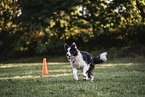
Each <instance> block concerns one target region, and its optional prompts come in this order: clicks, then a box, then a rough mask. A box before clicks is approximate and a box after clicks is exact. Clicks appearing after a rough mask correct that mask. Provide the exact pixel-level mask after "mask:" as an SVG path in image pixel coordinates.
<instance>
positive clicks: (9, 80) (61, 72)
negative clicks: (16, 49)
mask: <svg viewBox="0 0 145 97" xmlns="http://www.w3.org/2000/svg"><path fill="white" fill-rule="evenodd" d="M47 65H48V71H49V73H51V74H50V75H43V76H41V73H42V63H1V64H0V97H36V96H37V97H145V63H104V64H99V65H96V67H95V70H94V76H95V79H94V81H93V82H91V81H84V80H83V77H82V75H81V74H82V71H79V73H78V74H79V81H75V80H74V78H73V75H72V71H71V67H70V65H69V63H62V62H58V63H57V62H53V63H48V64H47Z"/></svg>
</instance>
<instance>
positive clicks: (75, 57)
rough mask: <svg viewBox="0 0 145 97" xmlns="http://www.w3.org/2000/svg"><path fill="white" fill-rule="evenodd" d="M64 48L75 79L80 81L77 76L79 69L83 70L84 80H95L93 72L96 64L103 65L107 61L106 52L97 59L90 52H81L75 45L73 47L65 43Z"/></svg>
mask: <svg viewBox="0 0 145 97" xmlns="http://www.w3.org/2000/svg"><path fill="white" fill-rule="evenodd" d="M64 48H65V51H66V57H67V58H68V60H69V61H70V64H71V67H72V70H73V74H74V78H75V79H76V80H78V77H77V75H76V73H77V69H80V68H81V67H82V68H83V75H84V76H85V78H84V79H86V80H88V79H90V78H91V80H93V79H94V76H93V74H92V70H93V69H94V67H95V64H99V63H103V62H105V61H106V60H107V58H106V55H107V52H104V53H102V54H100V55H99V56H97V57H93V56H92V55H91V54H89V53H88V52H85V51H79V50H78V49H77V46H76V44H75V43H72V45H71V47H70V46H68V45H67V44H66V43H65V45H64Z"/></svg>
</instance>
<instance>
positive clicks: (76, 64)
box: [71, 53, 87, 69]
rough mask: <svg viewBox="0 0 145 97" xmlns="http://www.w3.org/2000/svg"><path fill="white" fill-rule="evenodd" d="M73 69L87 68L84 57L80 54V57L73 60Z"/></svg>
mask: <svg viewBox="0 0 145 97" xmlns="http://www.w3.org/2000/svg"><path fill="white" fill-rule="evenodd" d="M71 61H72V64H73V68H78V69H80V68H81V67H84V66H87V64H86V62H85V61H84V60H83V57H82V55H81V54H80V53H79V54H78V56H76V57H74V58H72V59H71Z"/></svg>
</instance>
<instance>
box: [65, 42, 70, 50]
mask: <svg viewBox="0 0 145 97" xmlns="http://www.w3.org/2000/svg"><path fill="white" fill-rule="evenodd" d="M68 48H69V46H68V45H67V44H66V43H65V44H64V49H65V51H67V49H68Z"/></svg>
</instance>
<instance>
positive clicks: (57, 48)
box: [0, 0, 144, 56]
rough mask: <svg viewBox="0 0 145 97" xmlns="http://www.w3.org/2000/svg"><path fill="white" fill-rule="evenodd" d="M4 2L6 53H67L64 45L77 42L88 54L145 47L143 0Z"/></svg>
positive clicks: (0, 15) (0, 30) (2, 46)
mask: <svg viewBox="0 0 145 97" xmlns="http://www.w3.org/2000/svg"><path fill="white" fill-rule="evenodd" d="M0 4H1V8H0V9H1V11H0V23H1V25H0V50H1V51H3V52H1V55H5V56H9V55H12V56H13V55H17V54H15V53H16V52H18V53H23V52H26V53H27V54H30V55H34V54H44V53H48V52H51V53H52V54H54V53H56V54H58V53H59V54H61V53H64V50H63V44H64V43H65V42H67V43H69V44H71V43H72V42H73V41H76V42H78V43H77V44H78V45H81V46H80V48H82V49H83V48H84V47H86V46H87V47H86V48H85V49H84V50H91V49H96V47H102V48H110V47H119V46H127V45H129V44H131V43H132V44H133V43H135V44H141V45H142V44H143V36H144V33H143V32H144V11H143V10H144V1H143V0H127V1H123V0H119V1H116V0H111V1H108V0H3V1H2V2H1V3H0ZM88 45H89V46H88ZM94 46H95V47H94ZM100 49H101V48H100ZM53 50H54V51H53Z"/></svg>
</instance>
